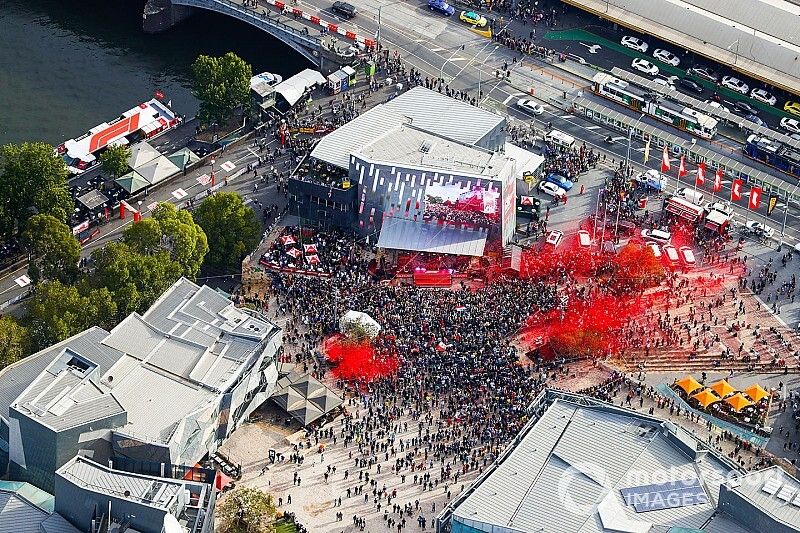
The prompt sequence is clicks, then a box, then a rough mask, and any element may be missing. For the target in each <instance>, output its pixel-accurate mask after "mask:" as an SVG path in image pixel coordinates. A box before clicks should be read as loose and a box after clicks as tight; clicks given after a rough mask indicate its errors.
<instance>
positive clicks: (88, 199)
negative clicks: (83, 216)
mask: <svg viewBox="0 0 800 533" xmlns="http://www.w3.org/2000/svg"><path fill="white" fill-rule="evenodd" d="M78 201H79V202H80V203H82V204H83V205H84V206H86V209H89V210H92V209H94V208H96V207H100V206H101V205H103V204H104V203H106V202H107V201H108V198H107V197H106V195H105V194H103V193H101V192H100V191H89V192H87V193H86V194H84V195H83V196H81V197H79V198H78Z"/></svg>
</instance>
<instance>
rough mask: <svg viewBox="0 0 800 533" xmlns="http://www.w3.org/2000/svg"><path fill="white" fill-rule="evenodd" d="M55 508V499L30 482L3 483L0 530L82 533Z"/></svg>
mask: <svg viewBox="0 0 800 533" xmlns="http://www.w3.org/2000/svg"><path fill="white" fill-rule="evenodd" d="M54 507H55V498H53V496H52V495H51V494H48V493H46V492H44V491H43V490H41V489H37V488H36V487H34V486H33V485H31V484H30V483H23V482H20V481H0V531H9V532H13V533H80V531H81V530H79V529H76V528H75V527H74V526H73V525H72V524H70V523H69V522H67V520H66V519H65V518H64V517H63V516H61V515H59V514H58V513H56V512H54Z"/></svg>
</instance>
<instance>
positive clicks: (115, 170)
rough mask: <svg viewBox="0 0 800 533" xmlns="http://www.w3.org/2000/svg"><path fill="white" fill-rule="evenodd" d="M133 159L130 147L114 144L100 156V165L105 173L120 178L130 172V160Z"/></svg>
mask: <svg viewBox="0 0 800 533" xmlns="http://www.w3.org/2000/svg"><path fill="white" fill-rule="evenodd" d="M130 158H131V149H130V147H128V146H124V145H121V144H114V145H111V146H109V147H108V148H106V150H105V152H103V153H102V154H101V155H100V164H101V165H102V166H103V171H104V172H107V173H108V174H111V175H112V176H114V179H117V178H119V177H120V176H122V175H123V174H125V173H126V172H127V171H128V160H129V159H130Z"/></svg>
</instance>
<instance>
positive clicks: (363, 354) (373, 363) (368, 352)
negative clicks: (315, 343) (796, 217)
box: [322, 334, 400, 383]
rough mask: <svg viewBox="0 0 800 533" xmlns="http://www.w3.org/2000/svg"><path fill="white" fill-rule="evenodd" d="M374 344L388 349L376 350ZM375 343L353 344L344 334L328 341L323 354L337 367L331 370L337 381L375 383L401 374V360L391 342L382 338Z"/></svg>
mask: <svg viewBox="0 0 800 533" xmlns="http://www.w3.org/2000/svg"><path fill="white" fill-rule="evenodd" d="M387 341H389V342H387ZM373 343H374V344H377V345H386V346H387V347H386V348H384V349H382V350H376V349H375V346H374V345H373ZM373 343H371V342H370V341H369V340H362V341H353V340H350V339H348V338H346V337H344V336H343V335H341V334H336V335H332V336H330V337H328V338H327V339H325V341H324V342H323V343H322V351H323V352H324V353H325V356H326V357H327V359H328V361H330V362H331V363H333V364H334V365H336V366H335V367H334V368H333V370H331V373H332V374H333V375H334V377H336V378H339V379H344V380H348V381H361V382H364V383H371V382H373V381H375V380H376V379H380V378H383V377H386V376H390V375H392V374H394V373H395V372H397V369H398V367H399V366H400V359H399V357H398V356H397V352H396V350H395V349H394V347H393V346H394V345H393V343H392V342H391V340H390V339H384V338H382V337H378V338H376V339H375V340H374V341H373Z"/></svg>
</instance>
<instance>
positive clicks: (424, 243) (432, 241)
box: [378, 217, 487, 257]
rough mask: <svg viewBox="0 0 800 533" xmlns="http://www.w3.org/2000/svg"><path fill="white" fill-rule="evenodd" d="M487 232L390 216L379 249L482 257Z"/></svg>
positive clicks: (382, 230) (382, 231) (386, 221)
mask: <svg viewBox="0 0 800 533" xmlns="http://www.w3.org/2000/svg"><path fill="white" fill-rule="evenodd" d="M486 236H487V233H486V232H485V231H480V230H467V229H461V228H456V227H451V226H447V225H440V224H435V223H430V224H429V223H425V222H416V221H414V220H410V219H408V220H407V219H404V218H398V217H387V218H386V220H384V221H383V225H382V226H381V233H380V236H379V237H378V247H379V248H389V249H392V250H410V251H420V252H431V253H437V254H450V255H471V256H475V257H480V256H482V255H483V249H484V247H485V246H486Z"/></svg>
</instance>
